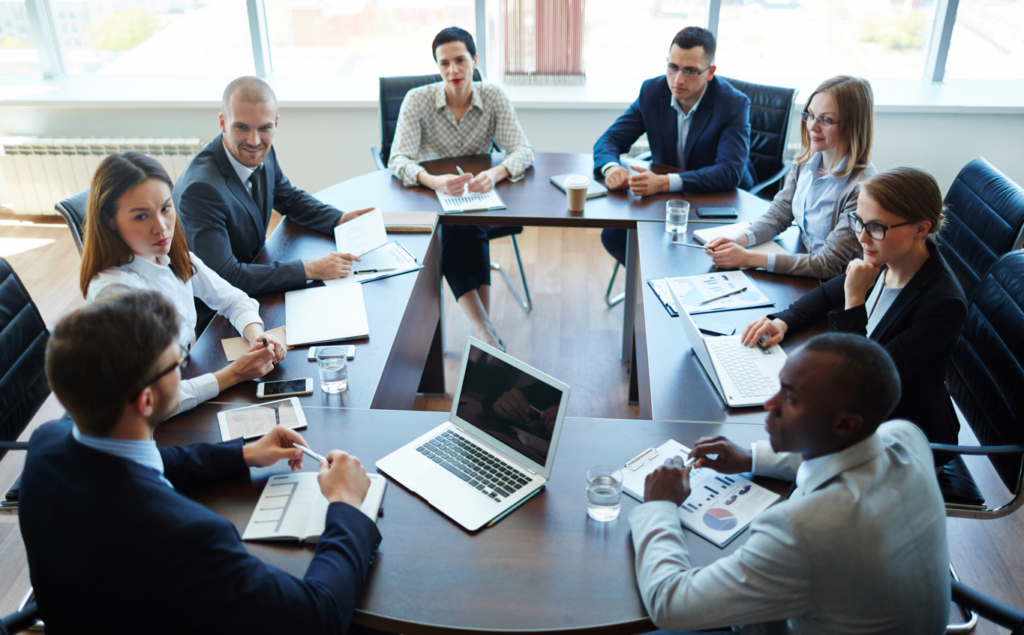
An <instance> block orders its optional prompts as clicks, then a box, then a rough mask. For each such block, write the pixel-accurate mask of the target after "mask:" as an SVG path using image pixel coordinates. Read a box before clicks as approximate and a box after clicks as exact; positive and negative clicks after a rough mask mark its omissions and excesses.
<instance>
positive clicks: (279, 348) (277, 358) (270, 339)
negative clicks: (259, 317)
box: [242, 322, 288, 364]
mask: <svg viewBox="0 0 1024 635" xmlns="http://www.w3.org/2000/svg"><path fill="white" fill-rule="evenodd" d="M242 336H243V337H244V338H245V339H246V340H248V341H249V346H256V345H260V346H263V340H264V339H265V340H267V346H269V347H270V348H272V349H273V351H274V363H275V364H277V363H280V362H281V361H282V360H283V359H284V356H285V355H287V354H288V351H287V350H286V348H285V345H284V344H283V343H282V342H281V340H279V339H278V338H277V336H275V335H272V334H270V333H267V332H266V331H264V330H263V327H262V326H260V325H259V324H258V323H256V322H253V323H252V324H250V325H248V326H246V327H245V329H244V330H243V331H242Z"/></svg>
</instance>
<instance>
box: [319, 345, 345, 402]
mask: <svg viewBox="0 0 1024 635" xmlns="http://www.w3.org/2000/svg"><path fill="white" fill-rule="evenodd" d="M347 355H348V347H347V346H324V347H322V348H318V349H317V351H316V365H317V368H319V369H320V390H322V391H324V392H326V393H339V392H342V391H343V390H345V389H346V388H348V358H347Z"/></svg>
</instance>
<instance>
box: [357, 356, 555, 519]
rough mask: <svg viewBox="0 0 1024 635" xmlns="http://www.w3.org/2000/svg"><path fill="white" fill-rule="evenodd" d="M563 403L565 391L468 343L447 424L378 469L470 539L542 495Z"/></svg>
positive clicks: (379, 463) (521, 365)
mask: <svg viewBox="0 0 1024 635" xmlns="http://www.w3.org/2000/svg"><path fill="white" fill-rule="evenodd" d="M568 401H569V386H568V385H566V384H564V383H562V382H560V381H558V380H557V379H554V378H553V377H550V376H548V375H546V374H545V373H542V372H540V371H539V370H537V369H535V368H532V367H530V366H528V365H526V364H524V363H523V362H521V361H519V360H517V359H515V358H513V357H511V356H509V355H506V354H505V353H502V352H501V351H499V350H498V349H496V348H493V347H491V346H487V345H486V344H484V343H483V342H481V341H480V340H477V339H474V338H472V337H468V338H466V347H465V349H464V350H463V353H462V368H461V369H460V370H459V382H458V385H457V387H456V388H455V396H454V399H453V400H452V411H451V413H450V415H449V420H448V421H446V422H445V423H442V424H441V425H439V426H437V427H436V428H434V429H433V430H431V431H430V432H427V433H426V434H424V435H422V436H420V437H418V438H417V439H414V440H413V441H411V442H409V443H407V444H406V445H404V446H403V447H401V448H399V449H398V450H395V451H394V452H392V453H391V454H389V455H387V456H385V457H384V458H383V459H381V460H379V461H377V469H378V470H379V471H381V472H384V473H385V474H387V475H388V476H390V477H391V478H393V479H394V480H396V481H397V482H398V483H400V484H401V485H403V486H404V487H406V488H408V489H410V490H412V491H413V492H415V493H416V494H419V495H420V496H421V497H423V498H424V499H425V500H426V501H427V502H428V503H430V504H431V505H432V506H433V507H435V508H436V509H437V510H439V511H440V512H441V513H443V514H445V515H446V516H448V517H449V518H451V519H452V520H454V521H455V522H456V523H458V524H459V525H462V526H463V527H465V528H466V529H468V530H470V531H475V530H477V529H480V528H481V527H483V526H484V525H486V524H487V523H489V522H491V521H493V520H496V519H498V518H499V517H501V516H503V515H504V514H506V513H508V512H509V511H511V510H513V509H515V508H516V507H518V506H519V504H520V503H522V502H523V501H525V500H527V499H528V498H530V497H531V496H533V495H534V494H536V493H537V492H539V491H540V490H541V489H542V488H543V487H544V484H545V483H546V482H547V480H548V478H550V476H551V467H552V465H553V464H554V460H555V449H556V447H557V445H558V438H559V435H560V434H561V431H562V420H563V418H564V417H565V409H566V404H568Z"/></svg>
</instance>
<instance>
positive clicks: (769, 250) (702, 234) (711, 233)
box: [693, 221, 789, 255]
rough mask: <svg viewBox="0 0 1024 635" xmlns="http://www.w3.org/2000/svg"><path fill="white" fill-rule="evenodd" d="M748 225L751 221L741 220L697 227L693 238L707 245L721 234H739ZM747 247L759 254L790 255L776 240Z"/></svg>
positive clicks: (729, 236) (728, 236)
mask: <svg viewBox="0 0 1024 635" xmlns="http://www.w3.org/2000/svg"><path fill="white" fill-rule="evenodd" d="M747 227H750V223H748V222H746V221H741V222H739V223H732V224H731V225H718V226H715V227H708V228H707V229H695V230H694V231H693V239H694V240H695V241H697V242H698V243H700V244H701V245H705V244H707V243H709V242H710V241H712V240H714V239H715V238H718V237H719V236H725V237H727V238H731V237H733V236H736V235H738V234H742V233H743V232H744V231H746V229H747ZM747 249H748V250H750V251H753V252H754V253H759V254H778V255H789V252H788V251H786V248H785V247H783V246H782V245H780V244H779V243H777V242H775V241H774V240H768V241H765V242H763V243H760V244H758V245H754V246H753V247H747Z"/></svg>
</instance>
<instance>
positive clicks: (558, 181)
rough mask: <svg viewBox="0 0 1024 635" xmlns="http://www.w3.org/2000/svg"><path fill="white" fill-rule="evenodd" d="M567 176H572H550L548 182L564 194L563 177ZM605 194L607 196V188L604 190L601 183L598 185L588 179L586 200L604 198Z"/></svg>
mask: <svg viewBox="0 0 1024 635" xmlns="http://www.w3.org/2000/svg"><path fill="white" fill-rule="evenodd" d="M567 176H572V174H556V175H554V176H552V177H551V178H550V179H548V180H549V181H551V184H552V185H554V186H555V187H557V188H558V189H560V190H562V191H563V192H564V191H565V177H567ZM607 194H608V188H606V187H605V186H604V185H602V184H601V183H598V182H597V181H595V180H594V179H590V185H588V186H587V198H588V199H590V198H598V197H601V196H606V195H607Z"/></svg>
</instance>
